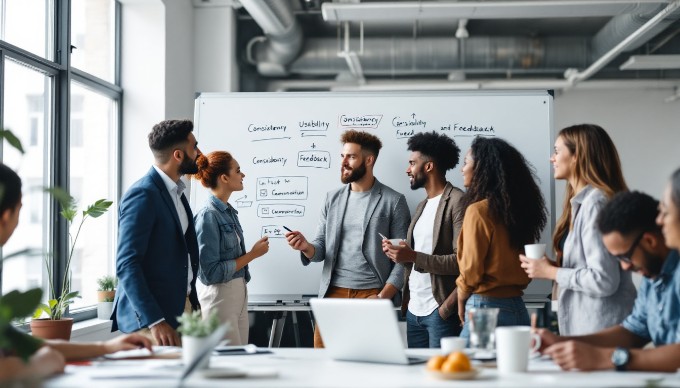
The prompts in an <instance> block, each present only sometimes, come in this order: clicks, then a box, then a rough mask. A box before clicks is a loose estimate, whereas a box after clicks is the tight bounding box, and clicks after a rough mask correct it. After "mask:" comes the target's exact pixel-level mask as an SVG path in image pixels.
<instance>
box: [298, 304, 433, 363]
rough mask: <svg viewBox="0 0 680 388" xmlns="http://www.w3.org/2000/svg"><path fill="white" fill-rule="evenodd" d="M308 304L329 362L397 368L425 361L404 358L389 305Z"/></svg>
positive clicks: (404, 353)
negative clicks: (348, 362)
mask: <svg viewBox="0 0 680 388" xmlns="http://www.w3.org/2000/svg"><path fill="white" fill-rule="evenodd" d="M309 302H310V304H311V306H312V311H313V312H314V318H315V319H316V323H317V325H318V327H319V329H320V330H321V337H322V339H323V343H324V346H325V347H326V350H327V352H328V353H329V354H330V356H331V358H333V359H335V360H342V361H367V362H378V363H385V364H401V365H409V364H420V363H424V362H426V361H427V359H426V358H421V357H407V356H406V352H405V351H404V341H403V340H402V337H401V334H400V332H399V325H398V324H397V316H396V312H395V310H394V306H393V305H392V301H389V300H386V299H340V298H328V299H317V298H315V299H311V300H310V301H309Z"/></svg>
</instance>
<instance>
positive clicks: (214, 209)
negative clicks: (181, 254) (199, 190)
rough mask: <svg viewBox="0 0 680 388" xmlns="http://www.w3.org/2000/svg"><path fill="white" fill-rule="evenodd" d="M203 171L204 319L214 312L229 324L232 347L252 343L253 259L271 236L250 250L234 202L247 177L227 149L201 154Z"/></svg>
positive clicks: (199, 228)
mask: <svg viewBox="0 0 680 388" xmlns="http://www.w3.org/2000/svg"><path fill="white" fill-rule="evenodd" d="M196 164H198V173H196V174H195V175H194V178H196V179H197V180H198V181H199V182H201V184H202V185H203V186H205V187H207V188H209V189H210V192H211V193H212V195H211V196H210V197H209V198H208V201H207V202H206V204H205V206H204V207H203V208H202V209H201V210H199V211H198V213H196V216H194V221H195V222H196V238H197V239H198V253H199V254H198V261H199V268H198V278H199V279H200V280H201V283H203V284H204V285H205V286H204V287H199V288H198V299H199V300H200V302H201V311H202V313H203V318H204V319H205V318H206V317H207V316H208V315H209V314H210V313H211V312H212V310H216V311H217V315H218V317H219V318H220V321H221V322H223V323H224V322H228V323H229V325H230V328H231V329H230V330H229V332H228V333H227V336H226V338H227V339H229V340H230V342H229V344H230V345H245V344H247V343H248V330H249V323H248V290H247V288H246V283H248V281H249V280H250V271H249V270H248V263H250V262H251V261H253V260H255V259H257V258H258V257H260V256H262V255H264V254H265V253H267V252H268V251H269V241H268V239H267V236H265V237H263V238H261V239H259V240H258V241H257V242H255V244H254V245H253V247H252V249H251V250H250V251H246V246H245V241H244V240H243V228H241V222H240V221H239V219H238V212H237V211H236V209H234V207H233V206H231V205H230V204H229V197H231V194H232V193H233V192H234V191H241V190H243V178H245V176H246V174H244V173H243V172H241V166H239V164H238V162H237V161H236V159H234V158H233V157H232V156H231V154H230V153H228V152H224V151H215V152H211V153H209V154H208V155H199V156H198V158H197V159H196Z"/></svg>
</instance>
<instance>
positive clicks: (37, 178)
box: [2, 60, 52, 294]
mask: <svg viewBox="0 0 680 388" xmlns="http://www.w3.org/2000/svg"><path fill="white" fill-rule="evenodd" d="M4 97H5V98H4V101H5V105H4V117H3V119H4V120H3V122H4V127H5V128H8V129H10V130H11V131H12V132H13V133H14V134H15V135H16V136H17V137H18V138H19V139H20V140H21V141H22V143H23V144H26V143H27V140H28V139H29V138H31V136H32V135H33V133H32V130H33V129H34V127H33V123H32V121H31V120H27V118H29V117H31V116H38V117H42V116H44V115H45V113H46V112H45V107H46V106H50V104H49V101H50V100H51V98H52V91H51V79H50V77H48V76H46V75H45V74H42V73H40V72H38V71H35V70H34V69H31V68H29V67H28V66H26V64H24V63H22V62H18V61H12V60H8V61H6V62H5V84H4ZM38 101H40V102H38ZM36 125H37V127H36V132H35V135H36V136H37V137H38V138H40V139H41V141H40V142H39V143H41V144H44V145H45V147H42V148H40V147H27V148H26V154H24V155H22V154H21V153H19V152H18V151H16V150H15V149H13V148H11V147H9V146H6V145H5V146H4V147H3V158H2V161H3V162H4V163H5V164H7V165H8V166H10V167H12V168H13V169H15V171H17V173H18V174H19V176H20V177H21V180H22V182H23V198H22V202H23V208H22V210H21V214H20V217H19V226H18V227H17V229H16V230H15V231H14V235H13V236H12V238H11V239H9V241H8V242H7V244H5V246H4V247H3V254H5V255H7V254H11V253H12V252H17V251H20V250H23V249H26V248H34V249H36V250H37V251H41V252H46V251H49V249H48V244H47V241H48V236H49V233H50V232H51V231H50V229H49V223H48V222H45V221H46V220H48V219H49V218H48V217H47V216H46V215H45V214H44V212H43V209H45V208H46V207H45V206H44V205H45V202H46V201H47V197H46V195H45V194H43V191H42V187H44V186H47V185H49V179H48V176H46V175H45V171H46V170H47V169H48V167H49V163H50V161H49V160H48V159H47V158H45V155H46V151H47V146H48V145H49V144H50V142H49V139H48V135H47V134H48V133H49V131H48V129H49V128H47V127H46V126H45V121H43V120H39V121H38V123H37V124H36ZM42 276H43V264H42V257H40V256H32V257H15V258H14V259H11V260H8V261H7V262H5V263H4V266H3V271H2V292H3V294H4V293H5V292H8V291H10V290H14V289H19V290H27V289H30V288H32V287H35V286H40V285H42Z"/></svg>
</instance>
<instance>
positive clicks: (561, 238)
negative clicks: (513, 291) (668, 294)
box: [520, 124, 636, 335]
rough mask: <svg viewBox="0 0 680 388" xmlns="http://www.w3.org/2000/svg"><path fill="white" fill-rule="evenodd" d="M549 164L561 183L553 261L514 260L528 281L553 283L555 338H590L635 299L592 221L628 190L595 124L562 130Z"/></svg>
mask: <svg viewBox="0 0 680 388" xmlns="http://www.w3.org/2000/svg"><path fill="white" fill-rule="evenodd" d="M550 162H551V163H552V164H553V168H554V176H555V179H560V180H566V181H567V190H566V195H565V201H564V207H563V210H562V216H561V217H560V219H559V220H558V222H557V226H556V228H555V233H554V234H553V246H554V247H555V251H556V254H557V263H554V262H552V261H550V260H548V258H547V257H543V258H541V259H538V260H534V259H527V258H526V257H525V256H524V255H520V260H521V261H522V268H524V270H525V271H526V272H527V274H528V275H529V277H530V278H539V279H550V280H554V281H555V282H556V284H557V289H558V290H559V291H558V292H557V294H558V298H557V301H558V303H557V305H558V313H557V316H558V324H559V328H560V334H561V335H582V334H590V333H594V332H596V331H600V330H602V329H605V328H607V327H610V326H613V325H617V324H620V323H621V322H623V320H624V318H626V317H627V316H628V314H629V313H630V311H631V309H632V307H633V302H634V301H635V296H636V291H635V286H634V285H633V281H632V279H631V274H630V272H626V271H624V270H623V269H621V267H620V266H619V263H618V261H617V260H616V258H615V257H613V256H612V255H611V254H610V253H609V252H608V251H607V249H606V248H605V247H604V244H603V242H602V235H601V234H600V232H599V230H598V229H597V223H596V220H597V217H598V215H599V213H600V209H602V207H603V206H604V205H605V203H606V202H607V201H608V200H609V199H610V198H611V197H612V196H614V194H616V193H618V192H620V191H624V190H627V189H628V188H627V186H626V182H625V180H624V179H623V173H622V172H621V162H620V160H619V154H618V152H617V151H616V147H615V146H614V143H613V142H612V140H611V138H610V137H609V135H608V134H607V132H605V130H604V129H602V128H601V127H600V126H597V125H594V124H581V125H574V126H571V127H567V128H564V129H562V130H561V131H560V133H559V134H558V136H557V139H556V140H555V152H554V153H553V155H552V157H551V158H550ZM558 263H561V266H560V265H559V264H558ZM554 297H555V295H553V298H554Z"/></svg>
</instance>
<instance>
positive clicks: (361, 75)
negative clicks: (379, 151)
mask: <svg viewBox="0 0 680 388" xmlns="http://www.w3.org/2000/svg"><path fill="white" fill-rule="evenodd" d="M239 3H240V5H241V6H242V7H238V6H237V15H238V17H237V23H238V28H237V31H238V42H239V43H238V47H239V54H240V55H239V63H240V70H241V75H242V77H241V79H242V81H241V90H242V91H264V90H357V89H364V90H389V89H392V90H397V89H402V90H409V89H410V90H418V89H421V90H422V89H439V90H444V89H485V88H490V89H498V88H520V89H521V88H548V89H568V88H571V87H575V86H577V85H578V86H579V87H581V86H583V85H586V84H587V83H591V84H592V83H594V82H596V81H597V82H599V83H600V84H603V83H606V81H609V82H610V83H613V82H612V81H616V82H617V83H619V84H620V82H619V81H620V80H627V81H638V83H647V84H659V85H661V84H663V85H668V84H671V83H675V84H680V0H672V1H668V0H666V1H651V0H643V1H639V0H638V1H615V0H528V1H514V0H496V1H466V0H461V1H392V2H388V1H358V0H344V1H339V0H338V1H323V0H240V1H239ZM631 57H633V58H632V59H631Z"/></svg>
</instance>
